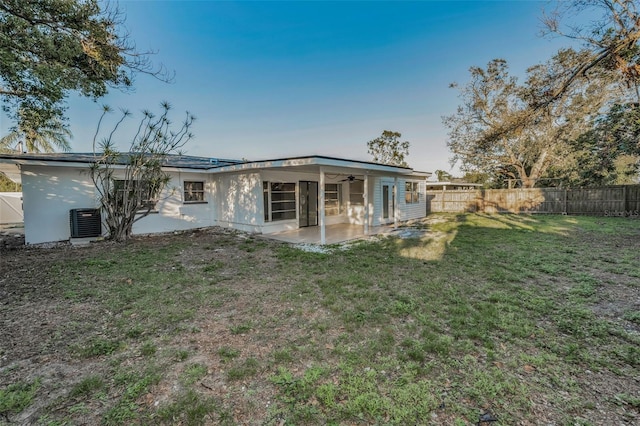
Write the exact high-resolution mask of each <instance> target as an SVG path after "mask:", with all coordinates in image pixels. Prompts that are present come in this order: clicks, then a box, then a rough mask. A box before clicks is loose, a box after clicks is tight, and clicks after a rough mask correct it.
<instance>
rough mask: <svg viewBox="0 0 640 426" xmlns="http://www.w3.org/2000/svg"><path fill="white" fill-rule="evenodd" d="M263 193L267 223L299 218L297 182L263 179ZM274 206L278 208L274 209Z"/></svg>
mask: <svg viewBox="0 0 640 426" xmlns="http://www.w3.org/2000/svg"><path fill="white" fill-rule="evenodd" d="M279 186H281V187H282V189H279V188H278V187H279ZM291 188H292V189H291ZM262 194H263V195H262V200H263V205H264V206H263V207H264V221H265V223H268V222H280V221H283V220H297V219H298V195H297V194H298V186H297V184H296V183H295V182H271V181H263V183H262ZM274 195H277V196H276V197H274ZM291 197H293V198H291ZM274 198H276V199H275V200H274ZM274 206H277V207H278V208H277V209H274ZM292 214H293V216H292Z"/></svg>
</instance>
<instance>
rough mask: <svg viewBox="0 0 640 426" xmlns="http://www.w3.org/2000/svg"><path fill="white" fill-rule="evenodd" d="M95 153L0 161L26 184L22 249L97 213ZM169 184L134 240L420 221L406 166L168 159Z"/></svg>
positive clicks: (418, 189)
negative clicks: (197, 231)
mask: <svg viewBox="0 0 640 426" xmlns="http://www.w3.org/2000/svg"><path fill="white" fill-rule="evenodd" d="M93 159H94V156H93V154H91V153H89V154H80V153H53V154H0V172H3V173H5V174H6V175H7V176H8V177H9V178H10V179H12V180H14V181H19V182H21V183H22V191H23V208H24V226H25V242H26V243H27V244H36V243H44V242H52V241H63V240H68V239H69V238H70V236H71V231H70V211H71V210H74V209H85V208H88V209H92V208H97V207H99V203H98V201H97V194H96V190H95V188H94V185H93V183H92V181H91V178H90V176H89V167H90V166H91V164H92V163H93ZM164 169H165V171H166V172H167V173H168V174H169V175H170V177H171V182H170V183H169V185H168V186H167V188H165V190H164V191H163V193H162V194H161V195H160V197H158V199H157V200H153V202H154V203H155V208H154V211H153V213H152V214H150V215H149V216H147V217H145V218H144V219H142V220H140V221H138V222H136V224H135V225H134V228H133V232H134V234H148V233H156V232H167V231H175V230H186V229H193V228H201V227H208V226H221V227H227V228H234V229H239V230H242V231H247V232H252V233H261V234H276V233H280V232H284V231H290V230H299V229H303V228H307V227H317V229H318V231H319V238H318V242H319V243H321V244H324V243H326V241H327V240H326V232H327V229H328V227H330V226H332V225H337V224H348V225H351V226H354V227H357V228H358V229H359V230H361V231H362V233H363V234H368V233H369V230H370V228H371V227H377V226H381V225H385V224H387V225H388V224H397V223H398V222H400V221H406V220H410V219H416V218H420V217H423V216H424V215H425V213H426V196H425V180H426V179H427V178H428V177H429V176H430V175H431V174H430V173H426V172H416V171H414V170H412V169H410V168H405V167H396V166H389V165H384V164H377V163H371V162H366V161H354V160H348V159H343V158H333V157H325V156H317V155H313V156H306V157H295V158H283V159H276V160H264V161H239V160H225V159H216V158H204V157H192V156H177V155H175V156H169V157H168V158H167V160H166V162H165V166H164Z"/></svg>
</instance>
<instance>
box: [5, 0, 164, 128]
mask: <svg viewBox="0 0 640 426" xmlns="http://www.w3.org/2000/svg"><path fill="white" fill-rule="evenodd" d="M123 21H124V18H123V16H122V14H121V12H120V11H118V10H117V9H116V8H113V7H109V6H108V5H106V4H104V3H103V2H100V1H98V0H87V1H79V0H70V1H66V0H43V1H22V0H4V1H3V2H2V4H1V5H0V33H1V34H3V37H2V39H1V40H0V56H1V57H2V61H1V65H0V93H1V96H2V98H3V100H4V101H5V106H6V107H7V109H8V111H9V112H10V113H11V114H12V115H13V116H14V117H15V119H16V121H17V122H18V126H17V129H19V131H22V130H20V129H41V128H42V127H43V125H45V124H46V123H52V122H56V121H57V122H60V121H59V120H61V119H62V116H63V113H64V109H65V105H64V100H65V98H66V96H68V94H69V93H70V92H77V93H79V94H81V95H83V96H88V97H91V98H98V97H101V96H104V95H105V94H106V93H107V90H108V88H109V87H120V88H127V87H130V86H131V85H132V81H133V80H132V77H133V75H134V74H136V73H138V72H142V73H148V74H152V75H155V76H157V77H159V78H161V79H163V78H164V79H166V73H164V72H163V70H158V71H154V70H153V69H152V67H151V64H150V63H149V59H148V55H147V54H145V53H142V52H137V51H136V50H135V48H134V46H133V44H132V43H131V42H130V41H129V40H128V38H127V37H126V35H123V33H122V31H121V29H120V26H121V24H122V22H123Z"/></svg>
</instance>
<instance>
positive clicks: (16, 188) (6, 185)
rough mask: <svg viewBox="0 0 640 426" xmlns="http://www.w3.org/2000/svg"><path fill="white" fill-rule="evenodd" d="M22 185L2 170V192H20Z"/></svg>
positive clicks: (0, 178) (0, 187) (0, 179)
mask: <svg viewBox="0 0 640 426" xmlns="http://www.w3.org/2000/svg"><path fill="white" fill-rule="evenodd" d="M20 191H22V185H20V184H19V183H15V182H14V181H12V180H11V179H9V178H8V177H6V176H5V175H4V173H1V172H0V192H20Z"/></svg>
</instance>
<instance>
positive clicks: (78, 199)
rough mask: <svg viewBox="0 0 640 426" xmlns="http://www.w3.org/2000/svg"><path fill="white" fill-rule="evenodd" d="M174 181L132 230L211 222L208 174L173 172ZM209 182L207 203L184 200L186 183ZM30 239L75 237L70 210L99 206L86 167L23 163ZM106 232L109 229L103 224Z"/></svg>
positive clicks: (27, 236)
mask: <svg viewBox="0 0 640 426" xmlns="http://www.w3.org/2000/svg"><path fill="white" fill-rule="evenodd" d="M169 174H170V176H171V181H170V182H169V185H168V186H167V188H165V189H164V190H163V193H162V194H161V195H160V196H159V201H158V203H157V204H156V209H155V210H156V212H154V213H151V214H149V215H148V216H146V217H144V218H143V219H141V220H139V221H138V222H136V223H135V224H134V225H133V234H151V233H157V232H170V231H176V230H185V229H192V228H201V227H206V226H211V225H212V218H211V209H212V204H213V201H214V200H212V196H211V194H208V192H207V188H208V187H210V186H211V185H210V182H208V180H209V179H208V174H202V173H179V172H171V173H169ZM185 180H188V181H189V180H191V181H204V182H205V196H206V201H207V202H206V203H202V204H185V203H184V202H183V194H184V188H183V182H184V181H185ZM22 184H23V194H24V195H23V198H24V201H23V203H24V223H25V242H26V243H27V244H39V243H44V242H52V241H63V240H68V239H69V238H70V237H71V230H70V225H69V211H70V210H71V209H77V208H98V207H99V202H98V201H97V194H96V191H95V188H94V186H93V182H92V181H91V178H90V176H89V172H88V170H87V169H86V168H69V167H42V166H24V167H23V169H22ZM102 228H103V232H106V229H105V227H104V225H103V227H102Z"/></svg>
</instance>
